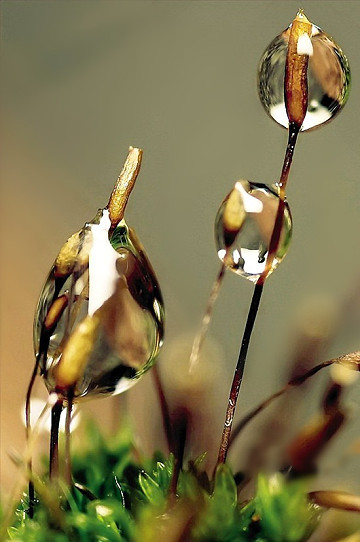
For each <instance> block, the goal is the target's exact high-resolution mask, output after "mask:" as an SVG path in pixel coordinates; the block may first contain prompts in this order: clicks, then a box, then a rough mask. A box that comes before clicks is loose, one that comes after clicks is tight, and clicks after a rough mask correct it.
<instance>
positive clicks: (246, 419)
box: [229, 355, 360, 446]
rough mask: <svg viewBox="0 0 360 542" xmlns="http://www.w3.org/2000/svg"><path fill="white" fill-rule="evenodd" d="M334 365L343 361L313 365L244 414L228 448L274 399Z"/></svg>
mask: <svg viewBox="0 0 360 542" xmlns="http://www.w3.org/2000/svg"><path fill="white" fill-rule="evenodd" d="M359 360H360V355H359ZM335 363H340V364H341V363H344V360H343V359H342V358H335V359H331V360H328V361H323V362H322V363H319V364H318V365H315V367H312V368H311V369H310V370H309V371H307V372H306V373H304V374H302V375H299V376H296V377H294V378H292V379H291V380H289V382H288V383H287V384H286V385H285V386H284V387H283V388H281V389H280V390H278V391H277V392H275V393H273V394H272V395H270V396H269V397H268V398H267V399H265V400H264V401H262V402H261V403H260V404H259V405H258V406H257V407H255V408H254V409H253V410H250V412H249V413H248V414H246V416H244V417H243V418H242V420H240V421H239V422H238V423H237V425H236V426H235V428H234V430H233V432H232V436H231V440H230V444H229V446H231V445H232V444H233V442H234V440H235V439H236V437H237V436H238V435H239V434H240V433H241V431H242V430H243V429H245V427H246V426H247V425H248V423H250V422H251V420H252V419H253V418H255V417H256V416H257V415H258V414H260V412H262V411H263V410H264V409H265V408H267V407H268V406H269V405H270V404H271V403H272V402H273V401H275V399H277V398H278V397H280V396H281V395H284V393H286V392H287V391H289V390H290V389H292V388H296V387H298V386H301V385H302V384H304V382H306V381H307V380H308V379H309V378H311V377H312V376H314V375H316V374H317V373H318V372H319V371H321V370H322V369H325V368H326V367H329V366H330V365H334V364H335ZM347 363H349V362H347ZM353 363H354V365H355V364H356V365H357V370H359V365H358V364H359V361H355V360H354V361H353ZM348 367H350V366H348Z"/></svg>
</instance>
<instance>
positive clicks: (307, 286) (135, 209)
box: [0, 0, 360, 491]
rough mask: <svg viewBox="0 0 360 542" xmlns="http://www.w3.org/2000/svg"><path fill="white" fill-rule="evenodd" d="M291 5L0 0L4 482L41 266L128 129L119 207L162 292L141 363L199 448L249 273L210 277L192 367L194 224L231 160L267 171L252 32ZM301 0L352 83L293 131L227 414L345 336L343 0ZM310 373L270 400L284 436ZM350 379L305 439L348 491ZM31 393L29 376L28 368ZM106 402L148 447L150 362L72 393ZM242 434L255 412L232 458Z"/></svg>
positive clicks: (353, 278) (351, 157) (317, 392)
mask: <svg viewBox="0 0 360 542" xmlns="http://www.w3.org/2000/svg"><path fill="white" fill-rule="evenodd" d="M298 7H299V5H298V2H295V1H293V0H288V1H287V2H283V1H268V0H266V1H265V0H264V1H262V0H258V1H257V2H254V1H239V2H229V1H195V2H192V1H155V2H153V1H148V0H147V1H141V0H138V1H136V2H132V1H117V2H115V1H108V0H105V1H102V2H99V1H93V0H89V1H87V2H80V1H78V2H67V1H62V0H59V1H56V2H52V1H51V2H40V1H30V2H27V1H26V2H23V1H16V2H12V1H4V2H2V5H1V10H2V23H1V24H2V47H1V49H2V51H1V56H2V68H1V71H2V87H3V96H2V147H3V152H2V175H1V192H2V196H1V214H0V216H1V220H2V228H1V237H2V250H1V253H2V258H1V273H2V275H1V282H0V284H1V289H2V291H1V301H2V303H1V312H2V314H1V335H2V339H1V358H0V362H1V468H2V474H1V475H2V487H3V488H5V489H6V491H7V490H8V489H10V488H11V487H12V485H13V482H14V480H15V478H16V477H17V476H18V473H17V470H16V467H15V466H14V465H13V463H12V461H11V460H10V459H9V456H8V453H9V451H11V450H13V449H15V450H17V452H18V453H21V451H22V450H23V448H24V427H23V425H22V421H21V408H22V405H23V402H24V397H25V391H26V386H27V382H28V379H29V378H30V374H31V371H32V367H33V363H34V356H33V349H32V321H33V314H34V309H35V305H36V302H37V298H38V295H39V292H40V289H41V286H42V283H43V281H44V280H45V277H46V275H47V273H48V271H49V268H50V265H51V264H52V262H53V260H54V258H55V256H56V254H57V252H58V250H59V249H60V247H61V245H62V244H63V242H64V241H65V240H66V239H67V238H68V237H69V236H70V234H72V233H73V232H75V231H76V230H77V229H79V227H81V226H82V225H83V223H84V222H85V221H86V220H87V219H90V218H92V217H93V215H94V212H95V211H96V210H97V208H98V207H101V206H104V205H105V204H106V203H107V200H108V196H109V194H110V191H111V189H112V186H113V183H114V182H115V180H116V178H117V175H118V173H119V171H120V169H121V167H122V163H123V161H124V159H125V156H126V153H127V149H128V146H129V145H133V146H139V147H142V148H143V149H144V160H143V166H142V170H141V173H140V176H139V179H138V181H137V186H136V187H135V190H134V192H133V194H132V196H131V200H130V202H129V206H128V209H127V220H128V223H129V224H130V225H132V226H134V227H135V229H136V231H137V233H138V235H139V237H140V238H141V240H142V242H143V244H144V245H145V247H146V250H147V252H148V254H149V257H150V259H151V261H152V264H153V266H154V268H155V270H156V272H157V276H158V279H159V282H160V284H161V287H162V291H163V295H164V299H165V304H166V309H167V326H166V340H165V347H164V350H163V352H162V354H161V356H160V359H159V367H160V370H161V374H162V376H163V379H164V383H165V388H166V390H167V391H168V393H169V396H170V397H172V401H173V402H174V404H175V402H176V401H177V400H181V399H179V397H180V398H181V396H183V397H184V396H185V397H186V398H187V400H188V401H190V402H191V401H192V404H194V405H195V407H194V408H195V409H196V415H194V417H193V426H192V435H191V439H190V444H189V446H190V450H189V452H188V453H200V452H201V451H203V449H204V448H208V449H209V450H210V458H209V459H210V463H211V461H213V460H214V458H215V456H216V451H217V446H218V444H219V440H220V435H221V428H222V423H223V417H224V412H225V407H226V403H227V394H228V390H229V387H230V383H231V379H232V370H233V367H234V365H235V362H236V359H237V353H238V348H239V344H240V340H241V335H242V331H243V327H244V323H245V319H246V315H247V310H248V306H249V303H250V299H251V295H252V284H251V283H250V282H249V281H246V280H244V279H242V278H241V277H238V276H236V275H234V274H230V273H229V276H227V277H226V278H225V283H224V285H223V289H222V292H221V296H220V299H219V301H218V303H217V305H216V308H215V314H214V317H213V320H212V324H211V330H210V334H211V338H212V339H211V341H212V342H210V341H209V343H208V345H207V348H208V349H209V350H208V351H209V352H210V353H209V355H208V356H204V358H203V360H202V362H201V365H200V366H199V367H201V371H200V374H197V375H196V379H195V380H194V381H191V382H189V379H188V378H187V375H186V370H187V366H186V361H187V359H188V353H189V351H190V344H191V339H192V337H193V336H194V333H195V331H196V329H197V328H198V327H199V324H200V319H201V317H202V314H203V311H204V308H205V305H206V300H207V297H208V294H209V291H210V288H211V284H212V282H213V280H214V279H215V276H216V273H217V271H218V267H219V261H218V258H217V255H216V251H215V246H214V239H213V224H214V219H215V215H216V212H217V209H218V207H219V205H220V203H221V201H222V199H223V198H224V196H225V195H226V194H227V193H228V192H229V190H230V189H231V187H232V185H233V184H234V182H235V181H236V180H237V179H239V178H246V179H249V180H251V181H254V182H263V183H272V182H275V181H276V180H277V179H278V177H279V174H280V169H281V165H282V159H283V154H284V150H285V145H286V131H285V130H284V129H282V128H280V127H279V126H277V125H276V124H275V123H274V122H273V121H271V120H270V119H269V118H268V117H267V115H266V114H265V112H264V110H263V108H262V106H261V104H260V102H259V100H258V96H257V81H256V74H257V66H258V62H259V59H260V57H261V55H262V53H263V51H264V49H265V48H266V47H267V45H268V44H269V42H270V41H271V40H272V39H273V38H274V37H275V36H276V35H277V34H279V33H280V32H281V31H282V30H283V29H284V28H285V27H286V26H287V25H288V24H289V23H290V22H291V20H292V19H293V18H294V16H295V14H296V11H297V9H298ZM302 7H304V9H305V11H306V14H307V16H308V18H309V19H310V20H311V21H312V22H314V23H315V24H317V25H319V26H320V27H321V28H322V29H323V30H325V31H326V32H328V33H329V34H331V35H332V36H333V37H334V39H335V40H336V41H337V42H338V43H339V44H340V45H341V47H342V49H343V50H344V52H345V54H347V56H348V59H349V62H350V66H351V70H352V75H353V79H352V89H351V95H350V99H349V102H348V104H347V105H346V107H345V108H344V111H343V112H341V113H340V114H339V116H338V117H337V118H336V119H335V120H334V121H333V122H332V123H330V124H329V125H326V126H324V127H321V128H320V129H319V130H316V131H314V132H312V133H305V134H301V135H300V138H299V143H298V148H297V150H296V154H295V159H294V164H293V170H292V172H291V176H290V180H289V185H288V201H289V204H290V206H291V210H292V216H293V222H294V234H293V239H292V246H291V248H290V251H289V254H288V255H287V256H286V258H285V260H284V261H283V263H282V264H281V266H279V269H278V270H277V271H276V272H274V274H273V275H272V276H271V277H270V279H269V281H268V283H267V284H266V288H265V293H264V296H263V301H262V305H261V308H260V313H259V317H258V321H257V325H256V328H255V332H254V335H253V338H252V343H251V347H250V351H249V357H248V363H247V367H246V374H245V379H244V382H243V387H242V390H241V396H240V400H239V406H238V412H237V418H240V417H241V415H244V414H245V413H246V412H247V411H248V410H249V409H250V408H251V407H253V406H255V405H256V404H257V403H258V402H259V401H260V400H262V399H263V398H265V397H266V396H267V395H268V394H270V393H271V392H273V391H276V389H277V388H278V387H280V386H281V385H282V384H283V383H284V382H285V381H286V379H287V378H288V377H289V375H290V374H293V373H294V372H295V373H296V372H299V371H300V370H304V369H305V368H306V367H310V366H312V364H315V363H317V362H318V361H322V360H325V359H329V358H331V357H333V356H337V355H340V354H343V353H346V352H351V351H354V350H359V324H360V293H359V292H360V251H359V248H358V235H359V231H360V212H359V211H360V183H359V171H360V154H359V119H360V99H359V74H360V57H359V54H358V51H359V35H360V32H359V21H360V3H359V2H357V1H344V0H339V1H336V0H335V1H322V2H311V1H308V0H304V1H303V2H302ZM230 275H231V276H230ZM329 378H330V373H329V372H324V373H322V374H321V375H319V376H317V377H314V379H313V381H312V382H311V384H310V383H309V385H308V386H307V387H306V390H305V393H304V394H294V395H292V397H291V400H289V402H287V403H281V404H282V405H283V408H281V409H279V408H278V410H274V411H272V412H273V417H275V418H276V419H277V420H278V421H279V420H280V418H281V423H280V421H279V425H280V426H282V427H285V435H286V438H289V436H290V435H293V434H294V433H295V432H296V429H297V428H299V427H301V425H302V424H303V423H304V422H306V420H308V419H309V418H310V417H311V416H312V415H313V414H314V413H316V412H317V410H318V409H319V405H320V403H321V398H322V395H323V393H324V390H325V389H326V386H327V383H328V381H329ZM202 379H203V380H202ZM196 385H198V389H196ZM359 386H360V382H359V381H358V382H355V383H354V384H352V385H351V386H350V387H349V389H348V390H347V392H346V400H345V402H346V404H347V409H348V417H349V420H348V424H347V426H346V428H345V429H343V430H342V432H341V436H340V437H339V438H337V439H335V440H334V442H333V443H332V444H331V446H330V447H329V450H328V451H327V452H326V454H325V456H324V461H323V463H322V467H321V475H322V478H321V479H322V480H323V485H324V487H332V488H334V487H338V488H346V489H347V490H354V491H360V484H359V482H358V480H359V479H360V476H359V474H360V456H359V431H360V422H359V414H360V412H359V407H360V401H359V396H360V394H359ZM34 395H36V396H37V397H45V396H46V392H45V388H44V386H43V384H42V382H41V381H39V382H38V383H37V385H36V390H35V394H34ZM125 408H127V409H128V412H129V415H130V418H131V421H132V423H133V425H134V427H135V428H136V432H137V434H138V439H139V445H140V446H141V447H142V449H143V450H144V451H146V452H147V451H151V450H152V449H154V447H160V448H163V449H164V446H165V439H164V435H163V432H162V426H161V421H160V418H159V406H158V401H157V397H156V394H155V391H154V384H153V378H152V375H151V374H147V375H145V376H144V378H143V379H142V380H141V382H139V384H138V385H137V386H135V387H134V388H133V389H132V390H131V391H130V392H129V393H128V394H127V396H126V397H123V398H118V399H102V400H99V401H93V402H92V403H90V402H89V403H87V404H84V406H83V407H82V411H83V415H84V416H86V412H87V413H88V414H90V415H92V416H94V417H96V418H97V420H99V422H100V423H101V424H102V425H103V426H104V427H107V428H108V430H109V431H110V430H111V428H112V427H114V425H116V423H117V421H118V420H119V419H120V418H121V416H122V415H123V411H124V409H125ZM273 421H274V420H273ZM271 427H273V425H272V426H271ZM254 428H257V434H256V433H255V434H254ZM259 434H260V435H261V436H262V437H263V438H264V442H266V439H270V435H269V434H267V433H265V431H264V429H263V426H262V425H259V423H258V422H255V423H254V425H252V426H251V427H249V430H248V431H247V432H246V433H244V435H243V436H242V437H240V438H239V441H238V442H237V443H236V444H235V445H234V447H233V449H232V451H231V454H230V461H231V463H232V465H233V466H234V468H235V469H238V468H240V467H241V466H242V465H244V464H246V463H247V462H249V457H250V456H251V450H252V446H253V444H254V442H255V441H257V440H258V439H259ZM356 439H357V443H358V447H357V452H356V446H355V445H354V442H356ZM273 440H274V439H273ZM275 440H276V439H275ZM279 440H280V437H279ZM275 444H276V442H275ZM42 446H43V447H44V446H46V439H44V443H43V444H42ZM191 450H192V452H191ZM259 459H260V458H259ZM320 486H321V481H320V482H319V485H318V486H317V487H320Z"/></svg>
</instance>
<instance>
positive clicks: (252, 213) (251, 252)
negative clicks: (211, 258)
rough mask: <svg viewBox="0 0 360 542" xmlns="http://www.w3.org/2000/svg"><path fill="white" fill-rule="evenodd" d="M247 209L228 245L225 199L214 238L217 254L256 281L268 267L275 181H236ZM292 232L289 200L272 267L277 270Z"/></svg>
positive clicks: (226, 262) (276, 201)
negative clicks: (224, 218)
mask: <svg viewBox="0 0 360 542" xmlns="http://www.w3.org/2000/svg"><path fill="white" fill-rule="evenodd" d="M236 186H237V188H238V190H239V191H240V193H241V195H242V198H243V202H244V209H245V220H244V223H243V225H242V228H241V230H240V232H239V233H238V235H237V237H236V239H235V242H234V243H233V244H232V245H231V247H230V248H229V249H228V252H227V249H226V243H225V240H224V228H223V224H222V220H223V211H224V206H225V204H226V199H227V197H228V196H227V197H226V198H225V200H224V201H223V202H222V204H221V206H220V208H219V211H218V213H217V216H216V220H215V242H216V249H217V252H218V256H219V258H220V260H221V261H223V262H224V263H225V265H226V266H227V267H228V268H229V269H231V270H232V271H234V272H235V273H237V274H238V275H241V276H243V277H245V278H247V279H249V280H251V281H253V282H256V280H257V279H258V278H259V277H260V275H261V273H262V272H263V271H264V269H265V264H266V257H267V253H268V249H269V243H270V239H271V235H272V231H273V228H274V224H275V217H276V213H277V209H278V204H279V196H278V191H277V187H276V185H273V186H268V185H265V184H260V183H251V182H249V181H245V180H242V181H238V182H237V183H236ZM291 234H292V220H291V214H290V209H289V206H288V204H287V203H286V205H285V212H284V221H283V227H282V232H281V236H280V243H279V247H278V251H277V254H276V256H275V258H274V261H273V264H272V268H271V271H270V272H272V271H274V269H276V267H277V266H278V265H279V263H280V262H281V261H282V259H283V258H284V256H285V254H286V253H287V250H288V247H289V244H290V240H291Z"/></svg>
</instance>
